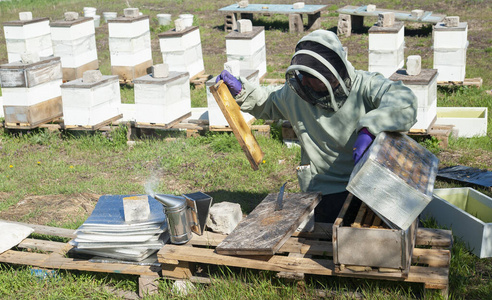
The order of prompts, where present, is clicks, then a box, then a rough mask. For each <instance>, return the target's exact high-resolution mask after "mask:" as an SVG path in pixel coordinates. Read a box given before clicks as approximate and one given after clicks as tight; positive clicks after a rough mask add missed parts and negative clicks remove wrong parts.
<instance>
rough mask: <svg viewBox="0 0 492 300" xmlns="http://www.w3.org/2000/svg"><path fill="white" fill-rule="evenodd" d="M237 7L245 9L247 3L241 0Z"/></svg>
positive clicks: (246, 0)
mask: <svg viewBox="0 0 492 300" xmlns="http://www.w3.org/2000/svg"><path fill="white" fill-rule="evenodd" d="M237 5H238V6H239V8H245V7H248V5H249V1H248V0H242V1H239V2H238V4H237Z"/></svg>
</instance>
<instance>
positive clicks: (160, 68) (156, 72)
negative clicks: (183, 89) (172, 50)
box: [152, 63, 169, 78]
mask: <svg viewBox="0 0 492 300" xmlns="http://www.w3.org/2000/svg"><path fill="white" fill-rule="evenodd" d="M152 76H153V77H154V78H165V77H167V76H169V65H168V64H165V63H164V64H157V65H154V66H153V67H152Z"/></svg>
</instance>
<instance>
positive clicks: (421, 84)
mask: <svg viewBox="0 0 492 300" xmlns="http://www.w3.org/2000/svg"><path fill="white" fill-rule="evenodd" d="M389 79H390V80H393V81H401V82H403V84H405V85H406V86H407V87H408V88H410V89H411V90H412V92H414V94H415V96H417V99H418V107H417V123H415V124H414V125H413V126H412V128H411V129H414V130H428V129H429V127H430V126H431V125H432V123H433V122H434V121H435V120H436V112H437V70H435V69H422V70H421V71H420V74H419V75H413V76H411V75H407V73H406V71H405V70H404V69H400V70H398V71H397V72H395V73H393V75H391V76H390V78H389Z"/></svg>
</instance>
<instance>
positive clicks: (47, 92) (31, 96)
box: [2, 79, 62, 106]
mask: <svg viewBox="0 0 492 300" xmlns="http://www.w3.org/2000/svg"><path fill="white" fill-rule="evenodd" d="M61 84H62V80H61V79H57V80H53V81H50V82H46V83H43V84H39V85H36V86H34V87H30V88H25V87H18V88H2V96H3V105H15V106H31V105H34V104H38V103H41V102H43V101H46V100H50V99H53V98H56V97H59V96H61V88H60V86H61Z"/></svg>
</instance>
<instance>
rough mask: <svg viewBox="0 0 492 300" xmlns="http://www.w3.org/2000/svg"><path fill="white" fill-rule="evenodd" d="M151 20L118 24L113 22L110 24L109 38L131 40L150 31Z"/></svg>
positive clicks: (115, 21)
mask: <svg viewBox="0 0 492 300" xmlns="http://www.w3.org/2000/svg"><path fill="white" fill-rule="evenodd" d="M149 28H150V27H149V19H148V18H147V19H140V20H138V21H134V22H117V20H112V21H111V22H109V23H108V32H109V36H110V37H113V38H131V37H136V36H139V35H142V34H144V33H145V32H147V31H149Z"/></svg>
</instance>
